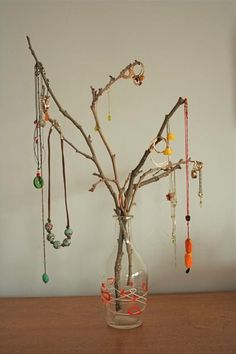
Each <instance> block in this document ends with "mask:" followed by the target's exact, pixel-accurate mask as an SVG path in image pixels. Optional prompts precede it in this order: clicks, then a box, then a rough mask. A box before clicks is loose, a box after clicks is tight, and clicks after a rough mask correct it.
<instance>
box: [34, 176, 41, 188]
mask: <svg viewBox="0 0 236 354" xmlns="http://www.w3.org/2000/svg"><path fill="white" fill-rule="evenodd" d="M33 185H34V186H35V188H37V189H40V188H42V187H43V185H44V180H43V178H42V177H41V176H36V177H35V178H34V180H33Z"/></svg>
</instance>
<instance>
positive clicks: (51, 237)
mask: <svg viewBox="0 0 236 354" xmlns="http://www.w3.org/2000/svg"><path fill="white" fill-rule="evenodd" d="M54 239H55V235H54V234H47V240H48V241H50V242H51V243H53V242H54Z"/></svg>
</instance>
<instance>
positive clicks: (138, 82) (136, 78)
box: [132, 63, 144, 86]
mask: <svg viewBox="0 0 236 354" xmlns="http://www.w3.org/2000/svg"><path fill="white" fill-rule="evenodd" d="M139 65H140V71H139V73H138V74H135V72H134V74H133V76H132V79H133V83H134V84H135V85H137V86H140V85H142V83H143V80H144V65H143V63H140V64H139Z"/></svg>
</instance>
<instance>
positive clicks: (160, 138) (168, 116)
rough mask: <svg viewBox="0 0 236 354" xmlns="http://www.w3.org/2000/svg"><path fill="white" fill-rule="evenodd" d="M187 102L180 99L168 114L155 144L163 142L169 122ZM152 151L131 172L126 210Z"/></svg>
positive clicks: (148, 151) (144, 155)
mask: <svg viewBox="0 0 236 354" xmlns="http://www.w3.org/2000/svg"><path fill="white" fill-rule="evenodd" d="M184 102H185V99H184V98H182V97H180V98H179V99H178V101H177V103H176V104H175V105H174V107H173V108H172V110H171V111H170V112H169V113H168V114H166V116H165V119H164V121H163V123H162V125H161V128H160V130H159V132H158V133H157V136H156V139H155V142H154V144H155V145H156V144H158V143H159V142H160V141H161V140H162V133H163V131H164V129H165V127H166V125H167V123H168V121H169V119H170V118H171V117H172V116H173V114H174V113H175V112H176V110H177V109H178V108H179V107H180V106H181V105H182V104H183V103H184ZM151 150H152V146H149V148H148V149H147V150H146V151H145V152H144V154H143V156H142V158H141V160H140V161H139V163H138V165H137V166H136V167H135V168H134V169H133V170H132V172H131V176H130V180H129V186H128V188H127V190H126V192H125V208H128V205H129V204H130V199H131V198H132V190H133V187H134V180H135V177H136V176H137V175H138V173H139V171H140V169H141V167H142V166H143V165H144V163H145V161H146V159H147V157H148V156H149V155H150V153H151Z"/></svg>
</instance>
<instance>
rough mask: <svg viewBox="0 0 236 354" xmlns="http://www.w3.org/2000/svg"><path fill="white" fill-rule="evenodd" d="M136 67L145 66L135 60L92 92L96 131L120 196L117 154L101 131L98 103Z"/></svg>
mask: <svg viewBox="0 0 236 354" xmlns="http://www.w3.org/2000/svg"><path fill="white" fill-rule="evenodd" d="M136 65H143V64H142V63H141V62H139V61H137V60H135V61H134V62H133V63H131V64H129V65H127V66H126V67H125V68H124V69H123V70H121V72H120V73H119V75H117V76H116V77H114V76H111V75H110V76H109V78H110V80H109V82H108V83H107V84H106V85H105V86H104V88H99V89H98V90H95V89H94V88H93V87H92V86H91V91H92V97H93V99H92V103H91V106H90V108H91V110H92V113H93V116H94V119H95V123H96V130H97V132H98V134H99V135H100V137H101V139H102V142H103V143H104V145H105V147H106V150H107V152H108V154H109V156H110V158H111V162H112V168H113V173H114V179H115V182H116V186H117V189H118V193H119V195H121V193H122V188H121V187H120V183H119V178H118V173H117V167H116V161H115V154H114V153H113V152H112V149H111V148H110V146H109V144H108V142H107V140H106V138H105V136H104V134H103V132H102V129H101V125H100V122H99V118H98V114H97V102H98V99H99V97H101V96H102V95H103V93H104V92H106V91H108V90H109V89H110V88H111V86H112V85H114V84H115V83H116V82H117V81H118V80H120V79H124V78H126V72H127V71H129V72H131V71H132V70H133V69H134V67H135V66H136Z"/></svg>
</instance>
